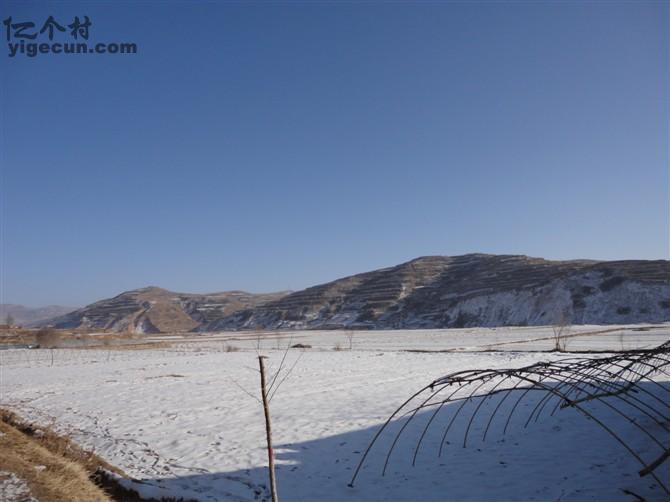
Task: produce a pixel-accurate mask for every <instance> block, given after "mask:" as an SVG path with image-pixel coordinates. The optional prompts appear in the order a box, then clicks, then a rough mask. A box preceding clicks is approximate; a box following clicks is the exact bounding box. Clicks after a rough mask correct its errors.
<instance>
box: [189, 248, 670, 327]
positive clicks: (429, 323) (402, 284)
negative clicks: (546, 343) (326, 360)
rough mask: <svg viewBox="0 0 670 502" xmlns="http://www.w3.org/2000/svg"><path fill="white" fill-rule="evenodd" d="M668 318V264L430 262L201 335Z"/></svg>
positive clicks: (283, 304)
mask: <svg viewBox="0 0 670 502" xmlns="http://www.w3.org/2000/svg"><path fill="white" fill-rule="evenodd" d="M663 321H670V262H668V261H664V260H658V261H641V260H631V261H610V262H597V261H589V260H578V261H547V260H543V259H539V258H530V257H527V256H502V255H484V254H471V255H464V256H455V257H448V256H427V257H422V258H418V259H416V260H412V261H410V262H407V263H403V264H401V265H398V266H395V267H391V268H386V269H381V270H376V271H373V272H368V273H364V274H359V275H354V276H351V277H346V278H344V279H339V280H336V281H333V282H330V283H328V284H323V285H319V286H315V287H312V288H308V289H305V290H303V291H298V292H296V293H292V294H289V295H287V296H284V297H282V298H280V299H278V300H276V301H273V302H269V303H266V304H264V305H260V306H258V307H256V308H254V309H245V310H240V311H238V312H235V313H234V314H232V315H230V316H226V317H223V318H220V319H217V320H214V321H212V322H209V323H205V324H203V325H202V326H200V327H199V328H198V329H199V330H201V331H215V330H225V329H248V328H259V327H265V328H268V329H281V328H292V329H305V328H307V329H310V328H311V329H317V328H320V329H327V328H344V327H352V328H367V329H389V328H451V327H469V326H505V325H547V324H554V323H557V322H571V323H574V324H615V323H616V324H618V323H637V322H663Z"/></svg>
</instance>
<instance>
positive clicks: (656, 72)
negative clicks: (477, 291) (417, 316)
mask: <svg viewBox="0 0 670 502" xmlns="http://www.w3.org/2000/svg"><path fill="white" fill-rule="evenodd" d="M0 5H2V9H1V12H2V19H5V18H6V17H7V16H8V15H11V16H12V18H13V20H14V22H18V21H28V20H31V21H34V22H35V23H36V24H38V27H39V26H41V24H42V23H43V22H44V20H46V18H47V17H48V16H49V15H53V16H54V17H55V19H56V20H57V21H59V22H61V24H64V23H63V21H66V22H67V23H70V22H71V20H72V18H73V17H74V16H75V15H78V16H80V17H83V16H84V15H88V16H89V17H90V19H91V21H92V26H91V30H90V40H91V41H94V42H136V43H137V44H138V47H139V53H138V54H136V55H127V56H123V55H115V56H112V55H60V56H59V55H52V54H49V55H38V56H37V57H35V58H29V57H26V56H25V55H17V56H16V57H15V58H10V57H8V55H7V52H8V51H7V45H6V41H5V40H6V39H5V38H3V42H4V44H3V47H2V48H0V72H1V78H2V97H1V99H2V124H1V125H2V144H1V145H0V148H1V149H2V153H1V154H2V157H1V162H2V178H1V182H2V186H1V190H2V192H1V195H2V227H3V228H2V232H3V233H2V254H3V256H2V281H1V282H2V300H1V301H2V302H4V303H23V304H26V305H33V306H36V305H43V304H50V303H57V304H65V305H83V304H86V303H90V302H92V301H94V300H97V299H100V298H104V297H109V296H112V295H115V294H117V293H119V292H121V291H123V290H127V289H132V288H137V287H142V286H145V285H150V284H152V285H158V286H162V287H165V288H168V289H172V290H177V291H187V292H207V291H220V290H228V289H245V290H248V291H253V292H261V291H273V290H281V289H287V288H290V289H299V288H303V287H306V286H309V285H313V284H318V283H321V282H325V281H328V280H332V279H335V278H338V277H341V276H344V275H349V274H353V273H357V272H362V271H366V270H370V269H375V268H379V267H384V266H389V265H395V264H397V263H400V262H403V261H406V260H409V259H412V258H414V257H417V256H421V255H432V254H444V255H455V254H462V253H468V252H487V253H514V254H528V255H533V256H542V257H546V258H553V259H567V258H596V259H620V258H621V259H623V258H643V259H651V258H666V259H667V258H668V257H669V250H668V246H669V230H668V227H669V221H668V220H669V215H668V213H669V202H668V193H669V189H670V187H669V181H668V180H669V174H668V156H669V139H668V117H669V105H668V95H669V89H670V79H669V76H668V49H669V33H670V28H669V26H670V24H669V23H670V3H668V2H662V1H658V2H630V3H622V2H605V1H603V2H592V3H587V2H578V3H564V2H551V3H542V2H539V3H535V2H523V3H503V2H495V3H476V4H475V3H470V4H464V3H437V2H434V3H423V4H415V3H412V4H410V3H406V4H403V3H378V4H377V3H371V2H368V3H365V4H357V3H353V2H347V3H322V2H321V3H318V2H316V3H302V2H291V3H282V2H273V3H271V4H270V3H267V4H264V3H224V2H182V3H178V2H169V3H168V2H158V1H154V2H142V3H139V2H129V3H123V2H118V1H114V2H105V3H102V2H81V3H75V2H58V3H50V4H49V3H36V2H25V1H20V2H7V1H3V2H2V3H1V4H0ZM0 27H1V28H3V29H4V26H0ZM58 35H59V34H57V36H58ZM3 36H4V31H3ZM44 36H46V35H41V37H44ZM42 40H44V39H43V38H42Z"/></svg>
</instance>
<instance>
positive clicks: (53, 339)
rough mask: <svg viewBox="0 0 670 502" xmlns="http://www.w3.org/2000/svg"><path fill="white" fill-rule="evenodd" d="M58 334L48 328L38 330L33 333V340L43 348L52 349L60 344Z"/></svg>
mask: <svg viewBox="0 0 670 502" xmlns="http://www.w3.org/2000/svg"><path fill="white" fill-rule="evenodd" d="M60 341H61V336H60V334H59V333H58V332H57V331H55V330H53V329H50V328H44V329H41V330H39V331H38V332H37V333H36V334H35V342H36V343H37V344H38V345H39V346H40V347H41V348H43V349H53V348H55V347H58V346H59V345H60Z"/></svg>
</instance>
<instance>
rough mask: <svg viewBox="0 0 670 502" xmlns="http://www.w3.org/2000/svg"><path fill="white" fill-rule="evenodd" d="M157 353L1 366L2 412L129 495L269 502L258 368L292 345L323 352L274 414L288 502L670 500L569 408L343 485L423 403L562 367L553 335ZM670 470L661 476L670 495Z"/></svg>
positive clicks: (18, 359)
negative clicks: (44, 429) (522, 371)
mask: <svg viewBox="0 0 670 502" xmlns="http://www.w3.org/2000/svg"><path fill="white" fill-rule="evenodd" d="M569 334H570V338H569V340H568V345H567V348H568V350H620V349H622V348H624V349H630V348H650V347H654V346H657V345H660V344H661V343H663V342H665V341H667V340H668V339H670V326H655V327H645V326H627V327H623V326H621V327H617V326H580V327H573V328H572V329H571V330H570V333H569ZM146 339H147V340H150V341H155V342H163V343H162V344H161V345H157V347H156V348H155V349H154V348H150V349H146V348H145V349H136V350H135V349H132V348H124V349H123V350H115V349H113V348H105V349H104V350H103V349H86V350H77V349H64V350H55V351H53V352H52V351H48V350H32V351H31V350H7V351H0V405H1V406H3V407H6V408H10V409H13V410H15V411H16V412H18V413H19V414H20V415H21V416H23V417H24V418H26V419H28V420H32V421H35V422H38V423H40V424H43V425H49V426H52V427H53V428H55V429H56V430H58V431H59V432H62V433H66V434H70V435H71V436H72V437H73V438H74V439H75V440H76V441H77V442H78V443H79V444H81V445H82V446H83V447H85V448H88V449H91V450H94V451H95V452H96V453H97V454H99V455H101V456H102V457H103V458H105V459H106V460H108V461H109V462H110V463H112V464H114V465H116V466H118V467H120V468H121V469H123V470H124V471H125V472H126V473H127V474H128V475H130V476H131V477H133V478H135V479H137V480H138V481H139V482H136V483H132V487H133V488H135V489H137V490H138V491H140V493H142V494H143V495H145V496H154V497H157V496H161V495H171V496H178V497H185V498H186V499H195V500H240V501H242V500H245V501H246V500H264V499H267V497H268V491H267V468H266V465H267V456H266V455H267V453H266V450H265V433H264V426H263V425H264V424H263V412H262V408H261V406H260V404H259V403H258V401H257V400H256V397H257V396H259V395H260V394H259V391H258V388H259V375H258V371H257V369H258V355H257V353H258V351H259V350H260V352H261V353H262V354H264V355H266V356H267V357H268V359H267V362H268V364H269V365H270V371H272V370H273V369H276V368H277V367H278V366H279V364H280V361H281V359H282V357H283V356H284V353H285V348H286V346H287V345H294V344H303V345H311V348H307V349H297V348H296V349H291V350H289V351H288V352H286V360H285V364H284V368H285V369H287V368H291V367H292V368H293V369H292V371H291V373H290V374H289V375H288V377H287V379H286V380H285V381H283V383H282V385H281V386H280V387H279V390H278V392H277V393H276V394H275V395H274V397H273V399H272V401H271V404H270V406H271V412H272V420H273V433H274V443H275V449H276V450H275V452H276V457H277V463H278V466H277V467H278V469H277V475H278V486H279V496H280V499H281V500H287V501H293V500H301V501H302V500H304V501H317V500H318V501H342V500H365V501H368V500H370V501H382V500H398V501H418V500H422V501H433V500H538V501H545V500H614V501H616V500H622V501H624V500H635V498H634V496H633V495H631V494H636V495H638V496H640V497H644V498H645V499H646V500H665V499H666V498H664V494H663V492H661V491H660V489H659V488H658V486H656V485H655V483H654V482H653V480H651V479H648V478H640V477H639V476H638V475H637V471H638V470H639V468H640V466H639V464H638V463H636V461H635V460H634V459H633V458H632V457H631V456H630V455H628V454H627V453H626V451H625V450H624V449H623V448H622V447H621V446H620V445H618V444H616V442H614V441H612V439H611V438H610V437H608V435H607V434H606V433H605V432H604V431H603V430H602V429H600V428H598V427H597V426H596V425H595V424H593V423H591V422H590V421H588V420H586V419H585V418H584V417H583V416H581V415H580V414H579V413H577V412H576V411H574V410H572V409H565V410H561V411H560V412H559V413H557V414H556V415H555V416H553V417H546V418H545V419H542V420H540V421H538V422H537V423H532V424H530V425H529V426H528V427H527V428H525V427H524V423H523V422H519V423H517V424H513V426H512V427H511V428H510V430H508V431H507V433H506V434H505V435H503V434H502V432H501V431H500V430H498V431H496V430H494V431H493V432H492V433H491V434H489V437H487V439H486V442H483V441H482V440H481V436H482V434H481V432H482V428H483V424H475V425H474V428H473V433H472V435H471V436H472V438H473V440H471V441H470V444H468V446H467V447H466V448H463V445H462V444H459V442H458V440H457V438H458V432H459V431H458V428H459V427H460V428H462V427H464V426H465V424H457V425H456V427H455V428H454V438H455V440H454V441H450V444H448V445H447V447H446V448H445V451H444V453H443V455H442V457H439V458H438V456H437V444H439V441H440V438H441V432H442V430H443V427H442V429H440V427H437V428H435V429H434V430H435V432H434V433H433V432H431V433H429V434H428V436H427V437H426V439H425V440H424V447H423V449H422V450H421V451H420V453H419V455H418V457H417V463H416V465H415V466H412V465H411V464H412V453H413V448H414V446H415V444H416V431H409V433H408V434H406V435H405V436H403V439H402V440H401V441H400V442H399V443H398V445H397V446H396V447H395V450H394V455H393V456H392V457H391V460H390V463H389V469H388V471H387V472H386V475H385V476H382V475H381V470H382V465H383V463H384V455H385V450H384V448H379V449H373V450H372V452H371V454H370V456H369V461H368V462H366V464H365V466H364V468H363V470H362V471H361V475H360V476H359V478H358V479H357V482H356V484H355V486H354V487H353V488H352V487H349V486H347V484H348V483H349V481H350V479H351V476H352V474H353V471H354V469H355V468H356V465H357V463H358V461H359V460H360V459H361V455H362V453H363V451H364V450H365V448H366V446H367V445H368V443H369V442H370V440H371V439H372V437H373V436H374V434H375V432H376V431H377V429H378V427H379V426H380V424H382V423H383V422H384V421H385V420H386V419H387V418H388V416H389V415H390V414H391V413H392V412H393V411H394V410H395V408H397V407H398V406H399V405H400V404H401V403H402V402H403V401H404V400H405V399H406V398H407V397H409V396H410V395H411V394H412V393H414V392H415V391H417V390H418V389H419V388H421V387H423V386H424V385H426V384H428V383H430V382H431V381H432V380H434V379H435V378H438V377H441V376H443V375H445V374H448V373H452V372H455V371H459V370H465V369H474V368H511V367H520V366H525V365H529V364H533V363H535V362H538V361H549V360H556V359H560V358H561V357H562V356H561V355H559V354H555V353H548V352H542V351H545V350H549V349H551V348H552V346H553V335H552V329H551V328H550V327H547V328H541V327H540V328H538V327H532V328H530V327H529V328H498V329H463V330H420V331H419V330H416V331H374V332H353V333H346V332H341V331H340V332H338V331H323V332H294V333H289V332H283V333H268V334H264V335H261V336H260V337H259V335H258V334H255V333H218V334H210V335H163V336H155V337H149V336H147V337H146ZM165 342H170V344H169V345H166V344H165ZM259 344H260V347H259ZM350 345H351V350H350V349H349V347H350ZM589 357H597V356H596V355H589ZM279 381H281V377H280V379H278V382H279ZM248 393H249V394H251V396H250V395H249V394H248ZM532 405H533V403H532V401H529V402H527V403H526V404H525V405H524V406H532ZM420 423H421V421H420V420H419V424H420ZM498 428H499V427H498ZM493 429H496V427H495V426H494V427H493ZM387 446H388V445H387ZM641 448H642V449H644V448H645V446H644V445H642V446H641ZM650 448H651V446H650ZM667 467H668V466H663V469H664V470H663V469H662V470H661V471H659V475H660V476H663V479H664V480H665V479H668V478H669V477H670V470H669V469H668V468H667ZM669 481H670V480H669Z"/></svg>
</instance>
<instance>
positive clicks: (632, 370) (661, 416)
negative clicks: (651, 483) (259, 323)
mask: <svg viewBox="0 0 670 502" xmlns="http://www.w3.org/2000/svg"><path fill="white" fill-rule="evenodd" d="M668 371H670V341H669V342H666V343H664V344H662V345H660V346H658V347H656V348H654V349H644V350H630V351H625V352H619V353H617V354H615V355H611V356H607V357H599V358H584V357H582V358H566V359H562V360H559V361H554V362H540V363H536V364H533V365H530V366H526V367H523V368H516V369H484V370H465V371H459V372H456V373H452V374H450V375H447V376H444V377H442V378H438V379H437V380H435V381H433V382H431V383H430V384H429V385H427V386H426V387H424V388H422V389H420V390H419V391H418V392H416V393H415V394H414V395H412V396H411V397H410V398H409V399H408V400H407V401H405V402H404V403H403V404H402V405H401V406H400V407H399V408H398V409H396V411H395V412H394V413H393V414H392V415H391V416H390V417H389V418H388V420H387V421H386V422H385V423H384V424H383V425H382V427H381V428H380V429H379V431H377V433H376V434H375V436H374V437H373V439H372V441H371V442H370V444H369V445H368V447H367V449H366V450H365V452H364V453H363V457H362V458H361V460H360V462H359V464H358V466H357V468H356V470H355V471H354V475H353V477H352V479H351V482H350V483H349V486H353V485H354V482H355V481H356V477H357V476H358V474H359V472H360V470H361V468H362V466H363V465H364V464H365V462H366V459H367V458H368V455H369V453H370V451H371V450H372V447H373V446H374V445H375V443H376V442H377V441H378V439H379V438H380V437H381V436H382V434H383V433H384V432H385V431H387V429H388V428H389V425H390V424H391V423H392V422H394V420H403V419H404V423H402V426H401V427H400V429H399V431H398V432H396V433H395V435H394V436H393V440H392V443H391V446H390V447H389V448H388V451H387V452H386V458H385V461H384V468H383V471H382V474H385V473H386V469H387V467H388V465H389V460H390V458H391V454H392V453H393V451H394V449H395V447H396V445H397V444H398V441H399V440H400V437H401V436H402V435H403V433H406V430H407V426H408V425H409V424H410V422H412V420H413V419H414V418H415V417H416V416H417V413H419V412H420V411H432V413H429V416H428V420H427V423H426V424H425V426H424V427H423V429H422V430H421V434H420V436H419V437H418V440H417V441H416V446H415V448H414V451H413V453H412V455H413V457H412V465H414V464H415V462H416V459H417V455H418V453H419V450H420V448H421V445H422V442H423V441H424V438H425V437H426V433H427V432H428V430H429V429H430V428H431V427H437V422H438V421H436V420H435V419H436V417H438V415H439V414H440V412H441V411H443V410H444V409H445V406H446V405H448V404H452V403H453V404H454V408H455V412H454V411H453V409H452V410H451V411H452V413H453V414H452V415H451V419H450V420H449V421H448V423H447V424H446V426H444V431H443V433H442V441H441V443H440V445H439V453H438V455H440V456H441V455H442V451H443V449H444V447H445V445H446V444H448V442H447V437H448V435H449V433H450V431H451V432H452V434H455V432H454V429H453V428H452V426H453V425H454V422H455V420H456V419H457V418H458V416H459V415H461V420H463V421H464V422H463V423H465V424H467V425H466V426H465V427H464V428H463V430H464V432H462V437H461V439H462V444H463V446H464V447H465V446H467V442H468V436H469V435H470V434H471V429H472V425H473V423H474V422H475V420H478V421H479V423H480V424H483V423H485V424H486V426H485V427H484V430H483V439H486V436H487V434H488V433H489V430H490V428H491V424H492V423H493V422H494V420H496V419H497V420H498V421H504V424H505V425H504V429H503V434H505V433H506V432H507V429H508V427H509V425H510V422H511V421H512V417H513V416H514V415H515V414H516V415H517V416H516V417H515V418H516V419H518V418H522V419H523V418H525V426H528V424H529V423H530V422H531V421H538V419H540V417H541V416H542V415H544V416H547V415H549V416H553V415H554V414H555V413H556V412H557V411H559V410H561V409H562V408H573V409H575V410H577V411H578V412H580V413H581V414H582V415H583V416H584V417H586V418H588V419H590V420H592V421H593V422H594V423H595V424H597V425H598V426H599V427H601V428H602V429H603V430H604V431H606V432H607V433H608V434H609V436H610V437H611V438H612V440H613V441H616V442H617V443H619V444H620V445H621V447H623V448H624V449H625V450H626V451H627V452H628V453H629V454H630V455H631V456H632V457H633V458H635V460H636V461H637V462H638V463H639V464H640V470H639V471H638V473H639V475H640V476H650V477H652V478H653V479H654V480H655V481H656V482H657V483H658V485H659V486H660V487H661V489H662V490H664V491H665V493H667V494H668V495H670V489H669V487H668V486H667V485H666V484H664V483H663V481H661V479H660V478H659V476H657V474H656V473H655V471H656V470H657V468H658V467H659V466H660V465H661V464H662V463H663V462H665V461H666V460H668V458H669V457H670V387H668V386H666V385H663V384H662V383H659V381H657V380H658V379H659V377H660V378H661V379H666V380H667V379H668V377H670V373H668ZM663 377H665V378H663ZM538 393H539V395H538ZM494 396H495V397H496V399H497V402H495V401H494V400H493V399H492V398H493V397H494ZM531 396H535V397H536V399H535V400H533V401H532V402H531V405H530V406H519V405H520V404H521V402H522V401H524V400H526V401H527V402H528V401H530V397H531ZM487 401H488V402H489V403H488V404H489V405H488V406H483V405H484V403H485V402H487ZM505 402H507V405H506V406H503V404H504V403H505ZM468 403H470V407H469V408H466V406H465V405H466V404H468ZM493 404H495V406H493ZM526 404H527V403H526ZM594 405H595V406H594ZM471 409H473V410H472V411H471ZM522 410H523V411H522ZM528 410H530V412H528ZM505 414H506V416H505ZM522 414H525V415H522ZM641 418H642V419H644V421H643V420H640V419H641ZM614 419H616V420H617V423H622V422H623V423H624V424H625V426H626V427H627V428H628V429H630V430H629V432H634V433H635V434H637V435H642V436H643V438H642V439H643V441H637V440H631V439H630V438H629V437H628V436H631V434H622V433H621V432H620V431H619V430H618V428H617V427H615V426H614V425H613V423H612V421H613V420H614ZM645 421H646V422H645ZM640 422H643V423H642V424H641V423H640ZM650 423H651V424H652V427H649V426H648V424H650ZM458 434H459V435H460V434H461V432H458ZM635 434H633V437H634V438H635V437H636V436H635ZM624 435H625V436H626V437H625V438H624ZM640 444H645V445H647V446H648V445H649V444H651V445H653V448H651V449H650V448H641V447H640V446H639V445H640ZM642 450H644V454H643V451H642ZM645 457H646V458H645ZM666 483H667V480H666Z"/></svg>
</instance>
